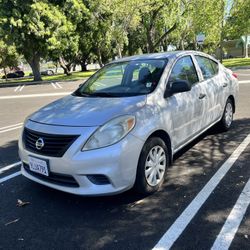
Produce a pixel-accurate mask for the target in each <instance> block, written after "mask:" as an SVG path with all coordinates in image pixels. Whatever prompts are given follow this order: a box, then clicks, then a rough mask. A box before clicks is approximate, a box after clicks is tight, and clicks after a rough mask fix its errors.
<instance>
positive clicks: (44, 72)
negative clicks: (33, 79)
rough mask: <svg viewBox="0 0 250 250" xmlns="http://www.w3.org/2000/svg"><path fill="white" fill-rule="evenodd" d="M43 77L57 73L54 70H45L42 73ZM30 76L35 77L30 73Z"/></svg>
mask: <svg viewBox="0 0 250 250" xmlns="http://www.w3.org/2000/svg"><path fill="white" fill-rule="evenodd" d="M40 73H41V75H42V76H52V75H54V74H55V72H54V71H53V70H52V69H47V70H43V71H41V72H40ZM29 76H33V73H30V74H29Z"/></svg>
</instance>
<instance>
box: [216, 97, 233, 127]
mask: <svg viewBox="0 0 250 250" xmlns="http://www.w3.org/2000/svg"><path fill="white" fill-rule="evenodd" d="M232 122H233V102H232V100H231V99H227V102H226V106H225V109H224V113H223V116H222V118H221V120H220V122H219V123H218V125H219V127H220V129H222V130H223V131H228V130H229V129H230V127H231V125H232Z"/></svg>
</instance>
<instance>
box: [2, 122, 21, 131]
mask: <svg viewBox="0 0 250 250" xmlns="http://www.w3.org/2000/svg"><path fill="white" fill-rule="evenodd" d="M20 125H23V123H22V122H20V123H17V124H13V125H9V126H5V127H1V128H0V130H2V129H7V128H12V127H16V126H20Z"/></svg>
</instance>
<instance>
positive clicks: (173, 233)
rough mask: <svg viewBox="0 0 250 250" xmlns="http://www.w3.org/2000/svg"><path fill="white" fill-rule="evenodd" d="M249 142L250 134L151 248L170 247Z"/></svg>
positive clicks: (159, 249)
mask: <svg viewBox="0 0 250 250" xmlns="http://www.w3.org/2000/svg"><path fill="white" fill-rule="evenodd" d="M249 143H250V134H248V136H247V137H246V138H245V139H244V141H243V142H242V143H241V144H240V145H239V146H238V147H237V149H236V150H235V151H234V152H233V153H232V155H231V156H230V157H229V158H228V159H227V160H226V161H225V162H224V164H223V165H222V166H221V167H220V168H219V169H218V170H217V172H216V173H215V174H214V175H213V177H212V178H211V179H210V180H209V181H208V183H207V184H206V185H205V186H204V187H203V188H202V190H201V191H200V192H199V193H198V194H197V196H196V197H195V198H194V199H193V200H192V202H191V203H190V204H189V205H188V206H187V208H186V209H185V210H184V211H183V212H182V214H181V215H180V216H179V217H178V218H177V219H176V220H175V222H174V223H173V224H172V225H171V227H170V228H169V229H168V230H167V232H166V233H165V234H164V235H163V236H162V238H161V239H160V240H159V242H158V243H157V244H156V245H155V247H154V248H153V249H154V250H163V249H164V250H165V249H170V248H171V246H172V245H173V244H174V242H175V241H176V240H177V239H178V238H179V236H180V235H181V234H182V232H183V231H184V230H185V228H186V227H187V225H188V224H189V223H190V221H191V220H192V219H193V217H194V216H195V215H196V213H197V212H198V211H199V209H200V208H201V206H202V205H203V204H204V203H205V201H206V200H207V198H208V197H209V196H210V194H211V193H212V192H213V190H214V189H215V188H216V187H217V185H218V184H219V183H220V181H221V180H222V178H223V177H224V176H225V175H226V173H227V172H228V171H229V169H230V168H231V167H232V166H233V164H234V163H235V161H236V160H237V159H238V158H239V156H240V155H241V153H242V152H243V151H244V150H245V149H246V147H247V146H248V144H249Z"/></svg>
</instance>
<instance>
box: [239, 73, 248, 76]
mask: <svg viewBox="0 0 250 250" xmlns="http://www.w3.org/2000/svg"><path fill="white" fill-rule="evenodd" d="M236 74H237V75H241V76H250V74H246V73H236Z"/></svg>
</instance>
